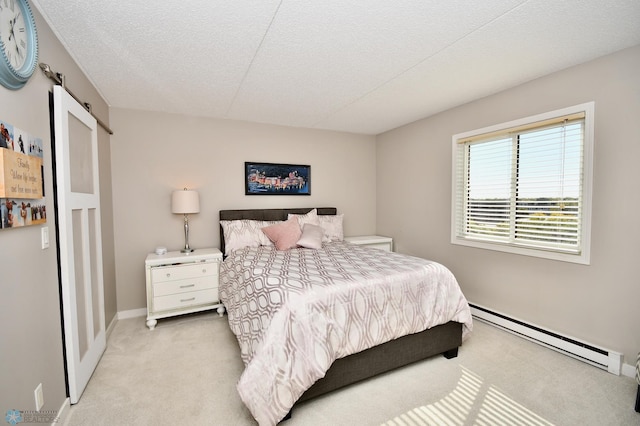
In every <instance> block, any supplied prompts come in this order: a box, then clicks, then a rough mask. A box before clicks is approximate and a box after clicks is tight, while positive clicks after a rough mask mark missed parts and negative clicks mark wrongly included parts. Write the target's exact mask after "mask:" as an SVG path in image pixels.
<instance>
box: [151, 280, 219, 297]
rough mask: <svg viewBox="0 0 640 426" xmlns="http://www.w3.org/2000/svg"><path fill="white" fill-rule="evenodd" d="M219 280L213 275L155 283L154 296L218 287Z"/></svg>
mask: <svg viewBox="0 0 640 426" xmlns="http://www.w3.org/2000/svg"><path fill="white" fill-rule="evenodd" d="M216 283H217V281H216V280H214V279H212V277H211V276H207V277H198V278H190V279H186V280H180V281H162V282H159V283H155V282H154V283H153V297H158V296H167V295H170V294H179V293H187V292H190V291H198V290H206V289H208V288H213V287H217V284H216Z"/></svg>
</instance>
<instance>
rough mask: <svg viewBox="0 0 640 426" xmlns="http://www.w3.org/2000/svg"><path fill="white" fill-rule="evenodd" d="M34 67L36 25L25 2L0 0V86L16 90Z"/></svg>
mask: <svg viewBox="0 0 640 426" xmlns="http://www.w3.org/2000/svg"><path fill="white" fill-rule="evenodd" d="M37 63H38V34H37V32H36V22H35V20H34V19H33V13H32V12H31V7H29V3H28V2H27V0H0V84H2V85H3V86H4V87H6V88H9V89H12V90H17V89H20V88H21V87H22V86H24V85H25V84H26V83H27V81H29V78H31V75H32V74H33V72H34V70H35V69H36V65H37Z"/></svg>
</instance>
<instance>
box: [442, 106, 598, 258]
mask: <svg viewBox="0 0 640 426" xmlns="http://www.w3.org/2000/svg"><path fill="white" fill-rule="evenodd" d="M594 111H595V103H594V102H587V103H583V104H579V105H574V106H571V107H567V108H562V109H558V110H555V111H550V112H546V113H542V114H537V115H533V116H530V117H525V118H521V119H517V120H513V121H509V122H505V123H501V124H496V125H493V126H488V127H484V128H481V129H476V130H471V131H468V132H464V133H458V134H455V135H453V136H452V171H451V176H452V182H451V243H452V244H455V245H462V246H468V247H475V248H480V249H486V250H496V251H501V252H507V253H514V254H519V255H525V256H532V257H539V258H545V259H552V260H559V261H564V262H572V263H579V264H584V265H589V264H590V262H591V218H592V199H593V149H594ZM580 113H583V114H584V140H583V157H582V169H583V172H582V200H581V202H582V211H581V217H580V224H579V227H578V229H579V232H580V235H579V237H578V238H579V241H580V250H579V252H577V253H569V252H566V251H562V250H558V251H556V250H554V249H552V248H539V247H525V246H522V245H516V244H513V243H509V242H497V241H486V240H481V239H477V238H471V237H465V236H463V235H460V234H461V232H459V231H461V230H462V228H463V224H462V223H458V218H460V219H461V220H460V222H464V217H465V213H464V203H463V202H461V201H460V197H463V194H464V192H465V190H466V187H465V183H464V178H463V177H461V176H460V175H459V173H463V172H460V170H462V167H464V164H465V159H464V155H461V154H460V152H461V150H462V152H464V150H465V148H464V145H465V143H467V142H468V141H470V140H478V139H481V138H483V137H484V136H486V135H494V134H500V133H508V132H512V131H514V130H516V129H523V128H525V129H526V128H536V127H544V123H545V122H549V121H552V120H555V119H558V118H560V117H565V116H571V115H575V114H580ZM459 161H462V165H460V164H459ZM463 174H464V173H463ZM459 209H462V211H459Z"/></svg>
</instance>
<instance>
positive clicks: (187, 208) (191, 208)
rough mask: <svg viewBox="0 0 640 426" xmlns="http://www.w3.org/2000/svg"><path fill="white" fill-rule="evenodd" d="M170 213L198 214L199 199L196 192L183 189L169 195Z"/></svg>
mask: <svg viewBox="0 0 640 426" xmlns="http://www.w3.org/2000/svg"><path fill="white" fill-rule="evenodd" d="M171 213H179V214H191V213H200V197H199V196H198V192H197V191H190V190H188V189H185V190H183V191H173V194H171Z"/></svg>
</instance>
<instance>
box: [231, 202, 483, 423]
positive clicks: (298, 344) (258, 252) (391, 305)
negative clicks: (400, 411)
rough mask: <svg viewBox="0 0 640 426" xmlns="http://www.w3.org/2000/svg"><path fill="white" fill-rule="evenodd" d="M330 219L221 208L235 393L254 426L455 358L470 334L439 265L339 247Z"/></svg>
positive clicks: (336, 219) (323, 214) (323, 212)
mask: <svg viewBox="0 0 640 426" xmlns="http://www.w3.org/2000/svg"><path fill="white" fill-rule="evenodd" d="M336 213H337V211H336V209H335V208H333V207H327V208H314V209H312V208H302V209H265V210H254V209H252V210H222V211H220V237H221V239H220V241H221V250H222V252H223V254H224V255H225V259H224V261H223V262H222V265H221V267H220V289H219V290H220V298H221V301H222V303H223V304H224V305H225V308H226V310H227V312H228V318H229V326H230V328H231V330H232V331H233V333H234V334H235V335H236V338H237V339H238V343H239V346H240V352H241V356H242V360H243V362H244V364H245V370H244V372H243V373H242V376H241V378H240V381H239V383H238V392H239V394H240V396H241V398H242V400H243V402H244V403H245V405H246V406H247V407H248V408H249V410H250V411H251V413H252V415H253V416H254V418H255V419H256V420H257V421H258V422H259V424H261V425H273V424H276V423H278V422H279V421H281V420H282V419H283V418H285V417H286V416H287V415H288V414H290V413H291V409H292V408H293V406H294V405H295V404H297V403H300V402H303V401H305V400H308V399H310V398H313V397H316V396H319V395H322V394H324V393H327V392H330V391H333V390H335V389H338V388H341V387H343V386H347V385H349V384H352V383H355V382H358V381H360V380H363V379H366V378H369V377H373V376H375V375H378V374H381V373H384V372H387V371H390V370H392V369H395V368H398V367H401V366H404V365H407V364H410V363H413V362H415V361H419V360H422V359H425V358H428V357H431V356H434V355H437V354H444V355H445V356H446V357H447V358H452V357H455V356H457V351H458V347H459V346H460V345H461V343H462V341H463V339H464V338H465V337H466V336H467V334H468V333H469V331H470V330H471V326H472V324H471V313H470V310H469V306H468V303H467V301H466V299H465V298H464V296H463V295H462V292H461V291H460V288H459V286H458V284H457V282H456V280H455V278H454V277H453V275H452V274H451V272H450V271H449V270H448V269H447V268H445V267H444V266H442V265H440V264H438V263H436V262H431V261H428V260H424V259H419V258H415V257H412V256H406V255H402V254H398V253H389V252H384V251H381V250H377V249H374V248H369V247H364V246H357V245H354V244H351V243H348V242H345V241H343V240H342V215H337V214H336ZM294 224H295V226H297V227H298V228H297V230H298V232H299V234H298V236H297V237H295V236H294V237H293V238H294V239H295V238H298V241H297V244H294V245H293V246H291V244H289V246H286V247H284V246H282V244H281V242H282V240H283V238H284V237H282V235H283V234H286V232H285V231H283V230H284V229H285V228H286V229H288V230H295V229H294ZM311 230H312V231H314V232H315V231H318V232H317V233H316V234H314V236H315V237H314V238H315V239H314V238H312V239H309V238H308V237H309V235H310V233H311ZM319 230H321V231H319ZM267 231H269V232H267ZM274 231H277V232H274ZM267 234H268V235H269V237H268V238H266V235H267ZM274 235H275V237H274ZM319 235H321V236H322V240H321V244H320V243H318V238H319ZM279 237H282V238H280V239H278V238H279ZM288 238H291V236H290V235H289V236H288ZM299 244H301V245H303V246H305V247H300V246H299ZM290 247H291V248H290Z"/></svg>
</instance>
